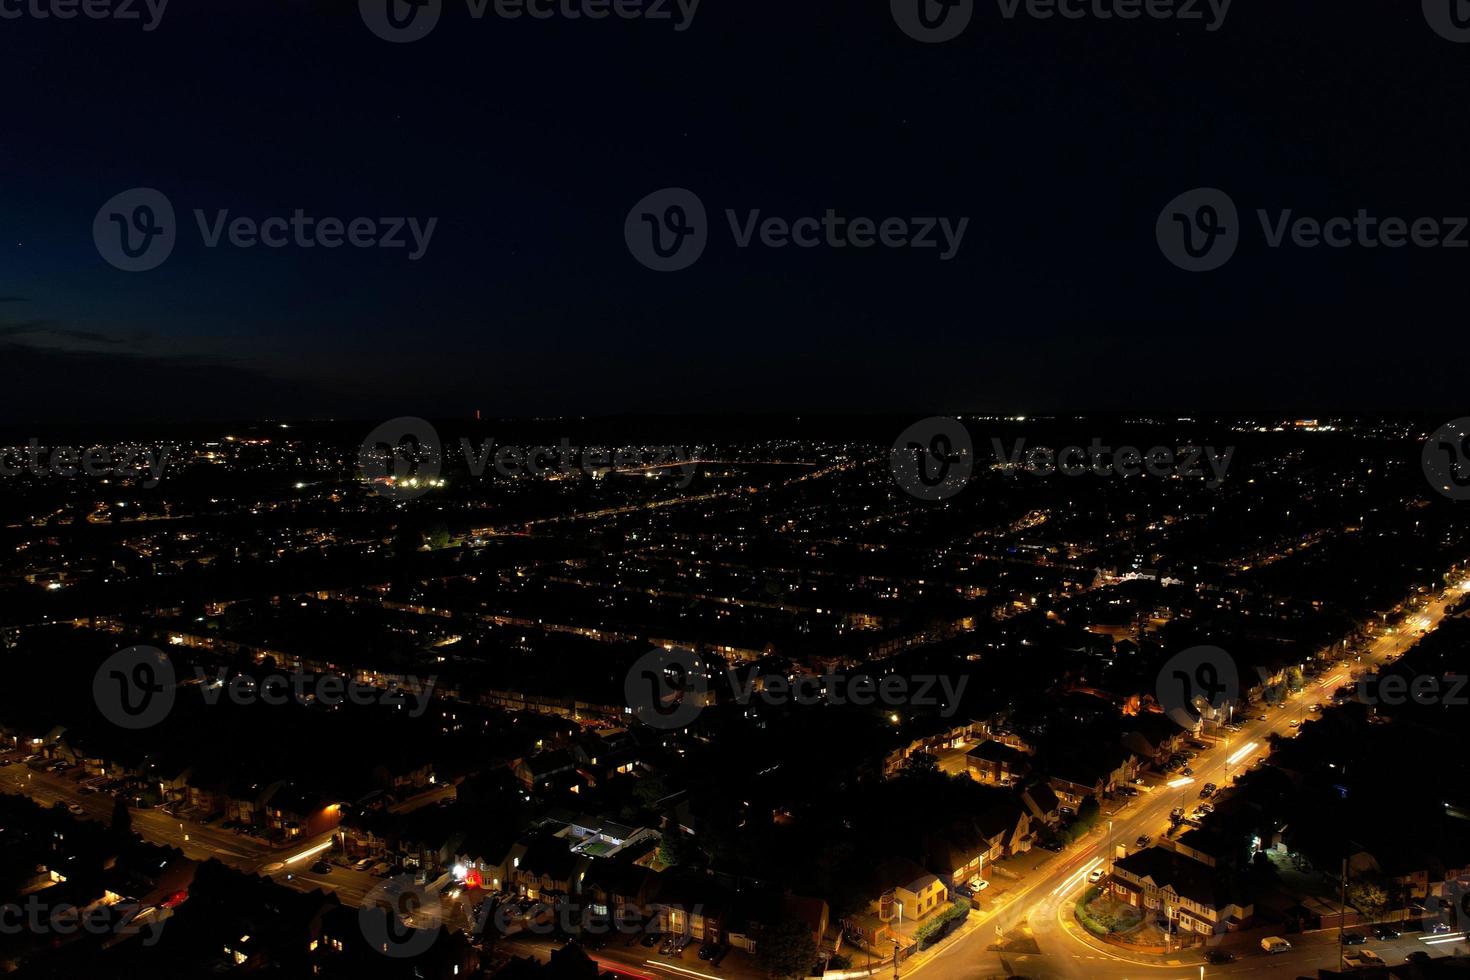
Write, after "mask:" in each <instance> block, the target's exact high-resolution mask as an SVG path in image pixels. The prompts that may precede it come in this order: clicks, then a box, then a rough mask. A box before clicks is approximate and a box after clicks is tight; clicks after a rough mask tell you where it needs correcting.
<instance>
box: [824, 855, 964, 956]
mask: <svg viewBox="0 0 1470 980" xmlns="http://www.w3.org/2000/svg"><path fill="white" fill-rule="evenodd" d="M871 882H872V889H873V893H874V894H875V895H876V897H875V898H874V899H873V900H872V901H871V902H870V903H869V905H868V909H867V910H866V911H865V912H863V913H861V914H859V915H855V916H853V917H851V918H849V919H848V920H847V922H846V926H847V932H848V934H849V935H851V936H852V937H853V938H854V939H855V940H856V941H857V942H859V943H861V944H862V945H864V946H866V947H868V948H870V949H882V948H884V947H885V946H887V945H889V944H891V943H893V942H895V941H897V942H901V943H904V944H908V943H911V942H912V940H910V939H908V938H907V937H906V936H905V933H906V932H908V931H911V929H908V928H905V927H908V926H911V925H912V924H913V923H917V922H919V921H920V920H921V919H923V918H925V917H926V916H929V915H932V914H933V913H934V912H937V911H938V910H939V909H941V908H942V907H944V905H945V903H946V902H947V901H948V899H949V890H948V889H947V888H946V887H945V884H944V882H943V881H942V880H940V878H939V876H938V875H936V874H933V873H932V872H929V871H925V870H924V869H923V868H922V867H920V866H919V865H918V864H916V863H915V862H913V861H910V860H909V859H907V858H899V857H894V858H888V859H886V860H884V861H881V862H879V863H878V864H877V865H876V866H875V867H874V868H873V872H872V878H871Z"/></svg>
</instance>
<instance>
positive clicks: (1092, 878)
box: [1087, 868, 1108, 885]
mask: <svg viewBox="0 0 1470 980" xmlns="http://www.w3.org/2000/svg"><path fill="white" fill-rule="evenodd" d="M1107 876H1108V871H1107V869H1106V868H1093V869H1092V874H1090V875H1088V876H1087V883H1088V884H1089V885H1095V884H1097V883H1098V882H1099V881H1102V880H1103V879H1104V878H1106V877H1107Z"/></svg>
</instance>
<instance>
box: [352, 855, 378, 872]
mask: <svg viewBox="0 0 1470 980" xmlns="http://www.w3.org/2000/svg"><path fill="white" fill-rule="evenodd" d="M372 866H373V859H372V858H360V859H359V860H357V861H356V862H354V863H353V865H352V870H353V871H366V870H367V869H368V868H371V867H372Z"/></svg>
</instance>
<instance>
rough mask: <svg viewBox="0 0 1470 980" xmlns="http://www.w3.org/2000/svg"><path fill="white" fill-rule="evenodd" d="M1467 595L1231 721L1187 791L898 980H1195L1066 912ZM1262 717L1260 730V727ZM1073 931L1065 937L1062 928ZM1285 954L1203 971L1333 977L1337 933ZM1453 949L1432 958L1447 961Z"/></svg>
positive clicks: (1410, 940)
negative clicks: (1177, 810) (1025, 946)
mask: <svg viewBox="0 0 1470 980" xmlns="http://www.w3.org/2000/svg"><path fill="white" fill-rule="evenodd" d="M1465 591H1470V588H1467V587H1466V586H1463V585H1462V586H1460V587H1458V588H1455V589H1452V590H1446V591H1445V592H1444V593H1442V594H1441V595H1439V596H1437V597H1435V598H1434V599H1433V600H1431V601H1430V602H1428V603H1427V604H1426V605H1425V607H1424V608H1423V609H1420V610H1415V611H1412V612H1410V613H1408V614H1406V615H1405V616H1404V618H1403V621H1402V622H1401V624H1400V625H1399V626H1398V627H1397V628H1396V629H1395V630H1394V632H1393V633H1391V634H1387V635H1384V636H1382V637H1380V638H1379V639H1378V640H1376V641H1375V642H1373V643H1372V644H1371V645H1370V646H1369V648H1368V649H1367V650H1366V651H1365V652H1364V653H1363V654H1362V655H1361V656H1360V657H1358V658H1356V659H1347V660H1343V661H1339V662H1338V663H1337V664H1335V665H1334V666H1333V667H1331V668H1330V669H1328V670H1326V671H1324V672H1323V673H1322V674H1321V675H1320V676H1319V677H1318V678H1315V679H1312V680H1311V681H1309V683H1308V684H1307V686H1306V688H1305V689H1304V690H1303V691H1302V692H1300V693H1299V694H1297V695H1296V696H1294V697H1292V698H1289V699H1288V700H1287V701H1286V702H1285V703H1284V704H1282V705H1280V706H1277V707H1275V708H1266V707H1263V708H1259V709H1255V710H1254V711H1253V712H1252V713H1251V714H1250V715H1249V716H1248V717H1247V718H1244V719H1237V721H1238V723H1239V724H1240V726H1241V730H1240V731H1239V732H1237V733H1233V734H1231V735H1230V738H1229V741H1228V743H1222V744H1220V745H1219V746H1217V747H1215V748H1212V749H1210V750H1208V751H1203V752H1200V753H1199V758H1198V759H1196V760H1195V761H1193V762H1192V763H1191V767H1192V768H1193V769H1194V770H1195V773H1194V776H1193V777H1190V778H1189V781H1188V782H1178V781H1179V780H1180V779H1182V778H1183V777H1171V781H1173V782H1176V783H1178V785H1176V786H1174V787H1172V788H1171V787H1170V786H1169V785H1168V784H1167V783H1163V782H1162V781H1159V785H1157V786H1156V787H1155V788H1153V789H1152V790H1151V791H1148V792H1144V793H1141V794H1140V795H1139V796H1138V797H1137V798H1136V799H1133V800H1130V801H1128V802H1127V803H1126V804H1125V805H1123V806H1122V807H1120V808H1119V809H1118V810H1117V811H1115V812H1114V813H1112V814H1111V815H1110V816H1109V815H1108V814H1106V813H1105V814H1104V817H1105V819H1103V820H1102V821H1100V823H1101V826H1100V827H1099V828H1098V829H1097V830H1096V831H1095V832H1094V833H1093V834H1092V835H1090V836H1089V837H1087V838H1085V839H1083V840H1081V841H1079V842H1077V843H1076V844H1074V845H1073V846H1072V847H1070V848H1068V849H1067V850H1066V851H1064V852H1063V853H1062V854H1061V855H1059V856H1058V859H1057V860H1053V861H1051V862H1049V863H1048V864H1047V865H1044V866H1043V867H1042V868H1041V869H1039V870H1038V871H1037V872H1036V873H1033V874H1032V875H1030V876H1028V877H1027V878H1026V879H1024V880H1023V881H1021V882H1020V883H1019V884H1018V885H1017V886H1016V887H1015V888H1013V889H1011V890H1010V892H1009V893H1008V894H1007V895H1005V896H1002V898H1003V900H1004V904H1003V905H1002V906H1000V907H998V908H996V909H995V910H993V911H986V912H982V919H981V921H980V923H979V924H978V926H975V927H972V928H970V929H969V930H968V931H967V932H965V933H963V934H961V935H960V936H958V937H956V938H955V939H954V940H953V941H952V942H950V943H949V944H948V945H947V946H946V947H944V948H942V949H941V950H940V951H939V952H938V953H937V954H935V955H933V956H932V957H930V958H927V959H925V958H921V959H920V961H919V962H917V963H915V964H914V965H913V966H912V967H911V968H909V969H902V967H901V971H902V974H903V975H904V976H910V975H918V976H919V977H921V980H977V978H982V977H995V976H1007V975H1024V976H1036V977H1061V978H1069V980H1070V978H1077V980H1082V978H1086V980H1099V978H1106V980H1126V978H1130V977H1131V978H1134V980H1136V978H1137V977H1139V976H1140V975H1143V974H1147V975H1149V976H1152V977H1157V978H1158V980H1172V978H1184V980H1192V978H1195V977H1198V976H1199V975H1200V967H1201V966H1204V965H1205V960H1204V957H1203V956H1202V955H1201V954H1200V953H1198V952H1193V951H1189V952H1183V953H1179V954H1177V955H1175V956H1172V957H1164V958H1163V961H1162V962H1161V961H1160V958H1159V957H1157V956H1155V957H1130V955H1129V954H1128V953H1127V952H1126V951H1125V950H1122V949H1118V948H1116V947H1111V946H1106V945H1104V944H1102V943H1100V942H1098V941H1097V940H1093V939H1090V938H1087V939H1084V938H1083V937H1082V936H1081V932H1082V930H1081V929H1080V928H1076V927H1075V922H1074V921H1072V912H1071V909H1072V907H1073V905H1074V903H1075V902H1076V900H1077V898H1078V896H1079V893H1080V892H1081V890H1082V889H1083V888H1085V887H1086V886H1087V879H1088V877H1089V875H1090V874H1091V872H1092V871H1093V870H1094V869H1097V868H1104V869H1105V868H1106V867H1107V866H1108V860H1109V844H1110V843H1111V844H1112V845H1113V846H1119V845H1122V846H1126V848H1127V849H1128V851H1129V852H1130V853H1131V852H1132V851H1134V850H1136V847H1135V841H1136V840H1137V838H1139V837H1140V836H1143V835H1147V836H1149V837H1152V838H1155V839H1157V838H1159V837H1161V836H1163V834H1164V832H1165V831H1167V830H1168V829H1169V825H1170V820H1169V813H1170V810H1172V809H1173V808H1174V807H1183V808H1184V809H1185V811H1186V812H1188V811H1190V810H1192V809H1193V808H1194V806H1196V805H1197V804H1198V803H1200V802H1201V800H1200V797H1199V793H1200V789H1201V787H1203V786H1204V784H1205V783H1215V784H1216V785H1218V786H1220V787H1222V788H1228V787H1229V786H1230V785H1231V780H1232V778H1233V777H1234V776H1236V775H1237V774H1238V773H1240V772H1241V770H1242V769H1243V768H1245V767H1248V766H1249V765H1251V763H1253V762H1255V761H1259V760H1261V759H1263V758H1264V757H1265V756H1266V755H1267V754H1268V753H1269V751H1270V749H1269V745H1268V743H1267V736H1269V735H1271V734H1273V733H1274V734H1290V733H1291V732H1292V731H1293V729H1292V727H1291V723H1292V722H1293V721H1296V722H1301V721H1303V720H1304V719H1309V718H1311V717H1312V714H1311V712H1310V711H1308V708H1307V706H1308V705H1309V704H1311V703H1312V702H1315V701H1321V702H1323V703H1324V704H1326V703H1330V701H1331V698H1332V692H1333V691H1334V690H1335V689H1337V688H1338V687H1341V686H1342V685H1344V684H1346V683H1348V682H1349V681H1350V680H1351V677H1352V674H1353V673H1354V672H1356V671H1361V670H1366V669H1369V668H1371V667H1374V666H1377V665H1380V664H1382V663H1384V662H1385V661H1388V660H1391V659H1392V658H1394V657H1397V656H1398V655H1400V654H1402V653H1403V652H1404V651H1405V650H1406V649H1408V647H1409V646H1411V645H1412V644H1413V643H1414V642H1415V641H1416V640H1417V638H1418V632H1419V631H1423V632H1426V633H1427V632H1429V631H1432V630H1434V629H1435V628H1436V627H1437V626H1438V625H1439V622H1440V620H1441V619H1442V618H1443V616H1444V611H1445V608H1446V606H1447V605H1448V604H1449V603H1450V602H1451V601H1453V600H1456V599H1458V598H1460V596H1461V595H1462V594H1463V592H1465ZM1261 715H1264V716H1265V720H1258V717H1259V716H1261ZM1023 922H1024V923H1026V924H1027V925H1028V926H1029V929H1030V932H1031V934H1032V936H1033V938H1034V939H1035V944H1036V947H1037V948H1038V949H1039V952H1033V953H999V952H995V951H992V950H989V949H988V948H987V947H988V946H990V945H993V944H995V943H996V938H997V935H998V934H1004V935H1010V934H1011V933H1013V932H1014V930H1015V929H1016V928H1017V927H1018V926H1019V925H1020V924H1021V923H1023ZM1069 925H1070V926H1071V927H1070V928H1069V927H1068V926H1069ZM1292 942H1293V949H1292V951H1291V952H1289V953H1283V954H1276V955H1274V956H1267V955H1266V954H1265V953H1263V952H1261V950H1260V949H1259V948H1258V947H1257V948H1251V947H1249V946H1244V945H1241V944H1228V946H1229V948H1231V949H1233V950H1234V951H1235V952H1236V953H1237V957H1238V958H1237V961H1236V962H1235V963H1232V964H1227V965H1222V966H1209V967H1208V968H1207V970H1206V972H1207V973H1208V974H1209V975H1210V976H1220V975H1228V974H1243V973H1251V974H1261V973H1271V974H1275V975H1278V976H1280V977H1283V978H1290V977H1296V976H1299V975H1301V974H1303V973H1309V972H1312V971H1314V970H1315V969H1316V968H1317V967H1330V968H1332V969H1336V968H1337V938H1336V933H1335V932H1329V933H1318V934H1315V935H1310V936H1305V937H1293V939H1292ZM1368 948H1370V949H1372V950H1374V951H1375V952H1377V953H1379V955H1381V956H1382V957H1383V958H1384V960H1385V961H1387V962H1388V963H1390V964H1394V963H1401V962H1403V958H1404V956H1406V955H1408V953H1410V952H1413V951H1414V950H1426V949H1427V950H1430V951H1431V952H1434V951H1435V948H1434V947H1432V946H1426V945H1425V944H1424V943H1422V942H1421V941H1420V939H1419V938H1418V937H1417V935H1415V934H1410V935H1408V936H1406V937H1405V938H1404V939H1402V940H1399V941H1397V942H1393V943H1383V942H1377V941H1374V942H1371V943H1370V944H1369V947H1368ZM1449 951H1450V947H1444V948H1441V949H1438V951H1437V953H1436V955H1437V954H1438V953H1447V952H1449Z"/></svg>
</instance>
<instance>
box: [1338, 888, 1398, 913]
mask: <svg viewBox="0 0 1470 980" xmlns="http://www.w3.org/2000/svg"><path fill="white" fill-rule="evenodd" d="M1347 898H1348V903H1349V904H1350V905H1352V906H1353V907H1354V908H1356V909H1357V910H1358V911H1359V912H1362V913H1363V914H1364V915H1366V916H1367V917H1368V918H1370V919H1376V918H1378V917H1379V916H1380V915H1382V914H1383V911H1384V910H1385V909H1387V908H1388V891H1387V889H1385V888H1384V887H1383V886H1382V885H1380V884H1378V883H1377V882H1373V881H1354V882H1350V883H1349V884H1348V886H1347Z"/></svg>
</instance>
